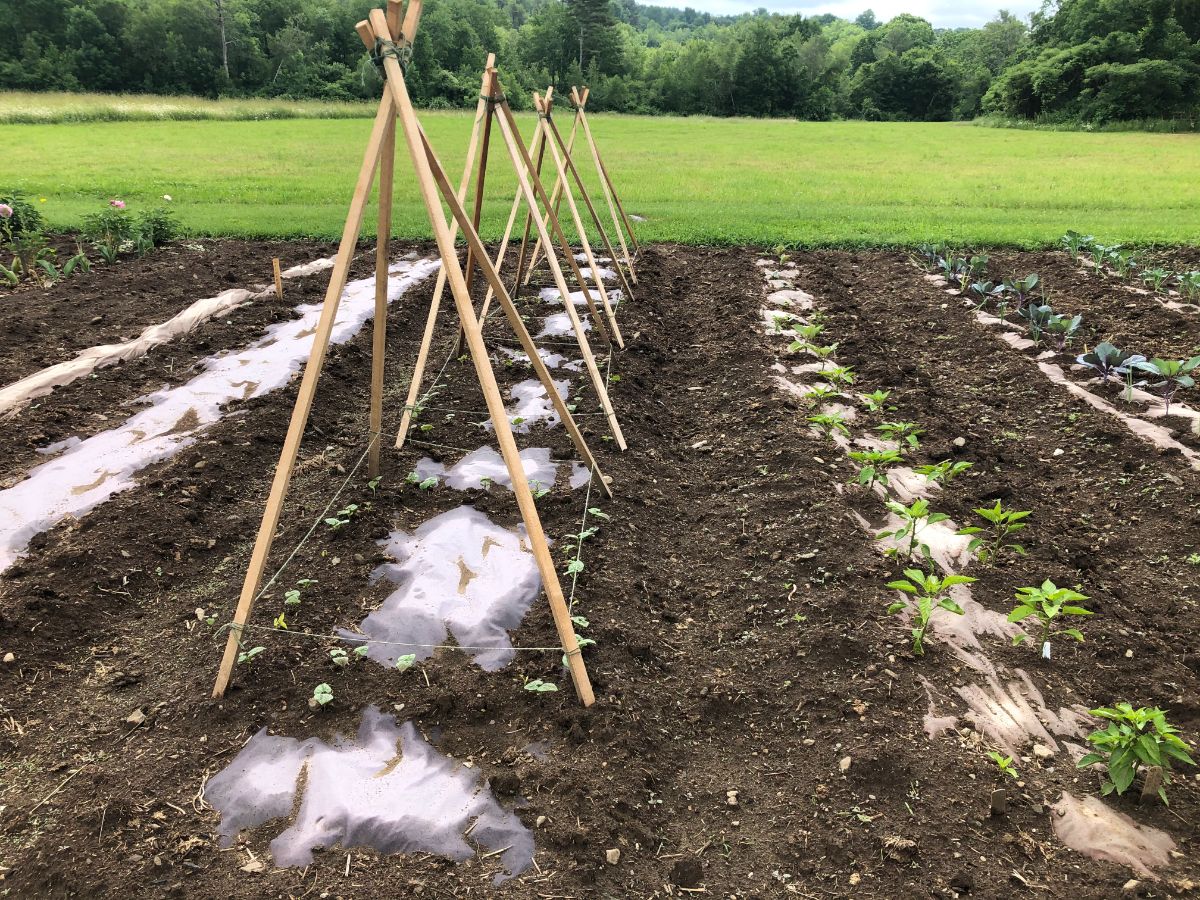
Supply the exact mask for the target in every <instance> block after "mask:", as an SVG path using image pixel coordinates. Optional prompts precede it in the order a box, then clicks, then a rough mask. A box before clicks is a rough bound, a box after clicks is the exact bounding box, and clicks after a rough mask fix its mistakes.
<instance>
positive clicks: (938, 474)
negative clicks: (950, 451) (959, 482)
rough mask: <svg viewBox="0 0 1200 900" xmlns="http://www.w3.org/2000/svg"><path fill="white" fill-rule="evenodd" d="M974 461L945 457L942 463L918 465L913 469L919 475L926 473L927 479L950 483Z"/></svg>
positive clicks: (937, 482)
mask: <svg viewBox="0 0 1200 900" xmlns="http://www.w3.org/2000/svg"><path fill="white" fill-rule="evenodd" d="M973 465H975V464H974V463H969V462H952V461H951V460H948V459H944V460H942V461H941V462H940V463H933V464H931V465H927V466H917V467H916V468H915V469H914V470H913V471H915V472H916V473H917V474H918V475H924V476H925V480H926V481H932V482H934V483H935V484H949V483H950V482H951V481H953V480H954V479H955V478H957V477H958V476H959V475H961V474H962V473H963V472H965V471H967V469H969V468H971V466H973Z"/></svg>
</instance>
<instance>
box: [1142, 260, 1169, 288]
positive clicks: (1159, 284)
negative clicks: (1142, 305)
mask: <svg viewBox="0 0 1200 900" xmlns="http://www.w3.org/2000/svg"><path fill="white" fill-rule="evenodd" d="M1171 277H1172V275H1171V273H1170V272H1168V271H1167V270H1166V269H1164V268H1163V267H1162V266H1156V267H1155V268H1153V269H1145V270H1143V271H1142V283H1143V284H1145V285H1146V286H1147V287H1149V288H1150V290H1152V291H1154V293H1156V294H1157V293H1160V292H1161V291H1162V289H1163V285H1165V284H1166V283H1167V280H1168V279H1170V278H1171Z"/></svg>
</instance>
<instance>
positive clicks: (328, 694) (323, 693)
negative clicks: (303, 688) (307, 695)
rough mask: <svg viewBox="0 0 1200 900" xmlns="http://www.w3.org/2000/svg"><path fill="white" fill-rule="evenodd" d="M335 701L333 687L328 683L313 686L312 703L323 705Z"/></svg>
mask: <svg viewBox="0 0 1200 900" xmlns="http://www.w3.org/2000/svg"><path fill="white" fill-rule="evenodd" d="M331 702H333V688H331V687H330V686H329V685H328V684H324V683H322V684H318V685H317V686H316V687H315V688H313V694H312V705H315V706H318V707H321V706H325V705H327V704H329V703H331Z"/></svg>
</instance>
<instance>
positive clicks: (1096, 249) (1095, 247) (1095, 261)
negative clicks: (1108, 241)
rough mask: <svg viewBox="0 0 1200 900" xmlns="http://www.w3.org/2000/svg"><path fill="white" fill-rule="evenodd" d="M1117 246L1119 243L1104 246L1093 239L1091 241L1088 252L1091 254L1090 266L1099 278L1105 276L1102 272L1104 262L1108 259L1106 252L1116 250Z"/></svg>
mask: <svg viewBox="0 0 1200 900" xmlns="http://www.w3.org/2000/svg"><path fill="white" fill-rule="evenodd" d="M1118 246H1119V245H1117V244H1113V245H1111V246H1106V245H1104V244H1097V243H1096V242H1095V241H1093V242H1092V245H1091V247H1090V248H1089V251H1088V252H1090V253H1091V254H1092V266H1093V267H1094V268H1095V270H1096V274H1097V275H1099V276H1100V277H1101V278H1104V277H1106V276H1105V273H1104V263H1105V261H1106V260H1107V259H1108V254H1110V253H1112V251H1114V250H1116V249H1117V247H1118Z"/></svg>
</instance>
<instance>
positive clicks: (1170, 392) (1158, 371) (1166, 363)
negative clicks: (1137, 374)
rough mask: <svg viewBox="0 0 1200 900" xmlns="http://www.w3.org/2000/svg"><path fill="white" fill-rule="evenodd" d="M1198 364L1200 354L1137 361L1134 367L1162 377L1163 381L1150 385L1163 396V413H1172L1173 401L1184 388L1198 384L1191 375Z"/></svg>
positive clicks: (1199, 362)
mask: <svg viewBox="0 0 1200 900" xmlns="http://www.w3.org/2000/svg"><path fill="white" fill-rule="evenodd" d="M1197 366H1200V356H1193V357H1192V358H1191V359H1157V358H1155V359H1152V360H1149V361H1148V362H1141V363H1136V364H1134V365H1133V366H1132V368H1136V369H1141V370H1142V371H1143V372H1150V373H1152V374H1155V375H1159V376H1161V377H1162V379H1163V380H1162V381H1159V382H1156V383H1154V384H1152V385H1150V387H1151V389H1152V390H1153V391H1154V392H1155V393H1157V394H1158V396H1160V397H1162V400H1163V414H1164V415H1168V416H1169V415H1170V414H1171V401H1172V400H1173V399H1175V395H1176V394H1177V393H1179V391H1180V390H1181V389H1183V388H1190V387H1195V386H1196V379H1195V378H1193V377H1192V376H1191V374H1189V373H1191V372H1193V371H1194V370H1195V369H1196V367H1197Z"/></svg>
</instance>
